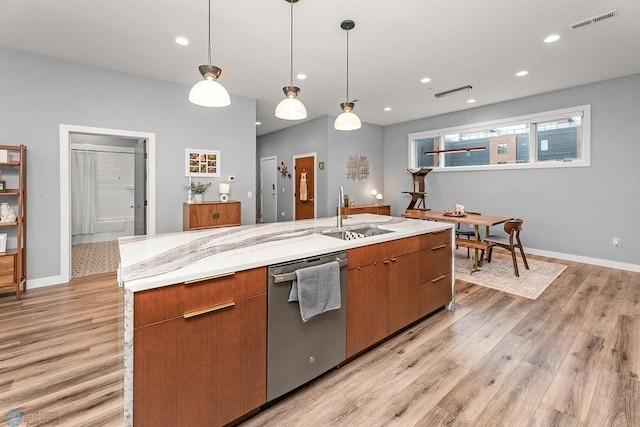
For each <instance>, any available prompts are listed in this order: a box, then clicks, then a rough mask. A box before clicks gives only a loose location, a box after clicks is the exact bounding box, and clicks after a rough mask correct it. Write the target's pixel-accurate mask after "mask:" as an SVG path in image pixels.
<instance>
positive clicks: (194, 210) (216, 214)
mask: <svg viewBox="0 0 640 427" xmlns="http://www.w3.org/2000/svg"><path fill="white" fill-rule="evenodd" d="M241 217H242V209H241V204H240V202H234V201H228V202H202V203H184V204H183V207H182V229H183V230H185V231H189V230H200V229H203V228H215V227H229V226H232V225H240V221H241Z"/></svg>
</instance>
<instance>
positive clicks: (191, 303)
mask: <svg viewBox="0 0 640 427" xmlns="http://www.w3.org/2000/svg"><path fill="white" fill-rule="evenodd" d="M184 288H185V312H190V311H194V310H199V309H202V308H208V307H212V306H216V305H219V304H224V303H227V302H231V301H238V300H241V299H245V298H248V297H251V296H255V295H260V294H264V293H266V292H267V269H266V267H260V268H254V269H252V270H245V271H239V272H237V273H235V274H230V275H223V276H220V277H212V278H209V279H204V280H198V281H196V282H190V283H189V282H187V283H185V284H184ZM181 314H182V313H181Z"/></svg>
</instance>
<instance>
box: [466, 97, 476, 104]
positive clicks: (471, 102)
mask: <svg viewBox="0 0 640 427" xmlns="http://www.w3.org/2000/svg"><path fill="white" fill-rule="evenodd" d="M474 102H476V100H475V99H473V98H471V99H467V104H473V103H474Z"/></svg>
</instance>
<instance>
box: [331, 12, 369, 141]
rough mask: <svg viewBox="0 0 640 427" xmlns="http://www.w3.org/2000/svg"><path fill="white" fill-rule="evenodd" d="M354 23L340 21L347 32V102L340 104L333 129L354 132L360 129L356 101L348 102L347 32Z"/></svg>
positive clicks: (360, 124)
mask: <svg viewBox="0 0 640 427" xmlns="http://www.w3.org/2000/svg"><path fill="white" fill-rule="evenodd" d="M355 26H356V23H355V22H353V21H351V20H346V21H342V23H341V24H340V28H342V29H343V30H345V31H346V32H347V100H346V101H345V102H343V103H341V104H340V108H342V114H340V115H339V116H338V117H336V121H335V122H334V123H333V127H334V129H336V130H356V129H360V128H361V127H362V123H361V122H360V118H359V117H358V116H357V115H356V114H355V113H354V112H353V109H354V107H355V106H356V102H357V101H356V100H353V101H349V30H352V29H353V28H354V27H355Z"/></svg>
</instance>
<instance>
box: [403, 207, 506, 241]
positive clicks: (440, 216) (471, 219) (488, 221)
mask: <svg viewBox="0 0 640 427" xmlns="http://www.w3.org/2000/svg"><path fill="white" fill-rule="evenodd" d="M402 216H403V217H405V218H415V219H426V220H429V221H447V222H454V223H460V224H470V225H473V229H474V231H475V238H476V240H480V232H479V231H480V227H485V237H486V236H488V235H489V232H490V229H491V226H494V225H498V224H502V223H505V222H507V221H509V220H510V219H513V217H512V216H502V215H482V214H478V213H472V212H466V213H462V214H456V213H454V212H451V213H448V212H447V211H432V210H420V209H412V210H407V211H406V212H405V213H404V214H402Z"/></svg>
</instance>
